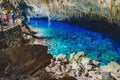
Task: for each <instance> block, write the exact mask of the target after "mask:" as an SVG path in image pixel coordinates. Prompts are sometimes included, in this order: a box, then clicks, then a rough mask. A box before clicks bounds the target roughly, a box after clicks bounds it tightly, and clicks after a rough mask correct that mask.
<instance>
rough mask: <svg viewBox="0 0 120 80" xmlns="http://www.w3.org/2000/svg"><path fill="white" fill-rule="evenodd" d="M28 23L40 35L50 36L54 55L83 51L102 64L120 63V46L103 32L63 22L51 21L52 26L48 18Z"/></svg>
mask: <svg viewBox="0 0 120 80" xmlns="http://www.w3.org/2000/svg"><path fill="white" fill-rule="evenodd" d="M28 23H29V25H30V26H31V27H32V28H34V29H37V30H38V31H39V33H38V34H39V35H40V36H44V37H48V38H47V40H46V41H47V43H46V45H47V46H48V48H49V49H48V52H49V53H50V54H52V55H54V56H57V55H59V54H60V53H62V54H65V55H66V56H67V57H69V55H70V54H71V53H72V52H75V53H77V52H79V51H83V52H85V54H86V55H87V56H88V57H89V58H91V59H94V60H98V61H100V62H101V65H104V64H107V63H108V62H110V61H116V62H118V63H120V48H119V47H117V46H115V43H114V42H113V41H112V40H111V39H109V38H107V37H105V36H103V34H100V33H97V32H93V31H90V30H87V29H84V28H82V27H80V26H76V25H72V24H68V23H63V22H55V21H51V25H50V27H49V26H48V24H49V23H48V21H47V20H39V19H32V20H30V22H28ZM49 37H51V38H49Z"/></svg>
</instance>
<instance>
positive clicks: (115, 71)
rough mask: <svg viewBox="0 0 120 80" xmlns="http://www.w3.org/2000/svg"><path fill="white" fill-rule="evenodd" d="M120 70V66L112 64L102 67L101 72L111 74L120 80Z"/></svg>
mask: <svg viewBox="0 0 120 80" xmlns="http://www.w3.org/2000/svg"><path fill="white" fill-rule="evenodd" d="M119 70H120V65H119V64H118V63H116V62H110V63H109V64H108V65H106V66H101V67H100V72H110V73H111V74H112V75H114V77H116V78H119V79H120V73H119V72H118V71H119Z"/></svg>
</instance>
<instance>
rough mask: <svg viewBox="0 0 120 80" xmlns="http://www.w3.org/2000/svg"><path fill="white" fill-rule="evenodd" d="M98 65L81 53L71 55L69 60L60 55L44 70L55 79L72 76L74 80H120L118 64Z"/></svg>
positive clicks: (119, 66)
mask: <svg viewBox="0 0 120 80" xmlns="http://www.w3.org/2000/svg"><path fill="white" fill-rule="evenodd" d="M99 63H100V62H98V61H95V60H91V59H90V58H88V57H86V56H85V55H84V53H83V52H79V53H77V54H75V53H72V54H71V55H70V58H69V59H68V58H67V57H66V56H65V55H63V54H60V55H59V56H58V57H56V58H53V59H52V60H51V64H50V65H49V66H47V67H46V68H45V69H46V72H48V73H51V75H52V76H54V77H55V78H56V79H59V78H62V77H65V76H72V77H74V78H76V80H120V65H119V64H117V63H116V62H110V63H109V64H108V65H106V66H99ZM66 80H67V79H66Z"/></svg>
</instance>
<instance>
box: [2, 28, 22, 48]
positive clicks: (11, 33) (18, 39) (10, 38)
mask: <svg viewBox="0 0 120 80" xmlns="http://www.w3.org/2000/svg"><path fill="white" fill-rule="evenodd" d="M21 31H22V30H21V27H20V26H16V27H13V28H10V29H8V30H5V31H0V49H2V48H8V47H16V46H20V45H22V33H21Z"/></svg>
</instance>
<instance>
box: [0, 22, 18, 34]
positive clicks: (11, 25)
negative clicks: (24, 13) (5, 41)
mask: <svg viewBox="0 0 120 80" xmlns="http://www.w3.org/2000/svg"><path fill="white" fill-rule="evenodd" d="M17 25H18V24H17V23H16V24H13V23H11V22H9V24H8V25H0V32H1V31H6V30H8V29H11V28H13V27H16V26H17ZM2 28H3V29H2Z"/></svg>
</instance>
